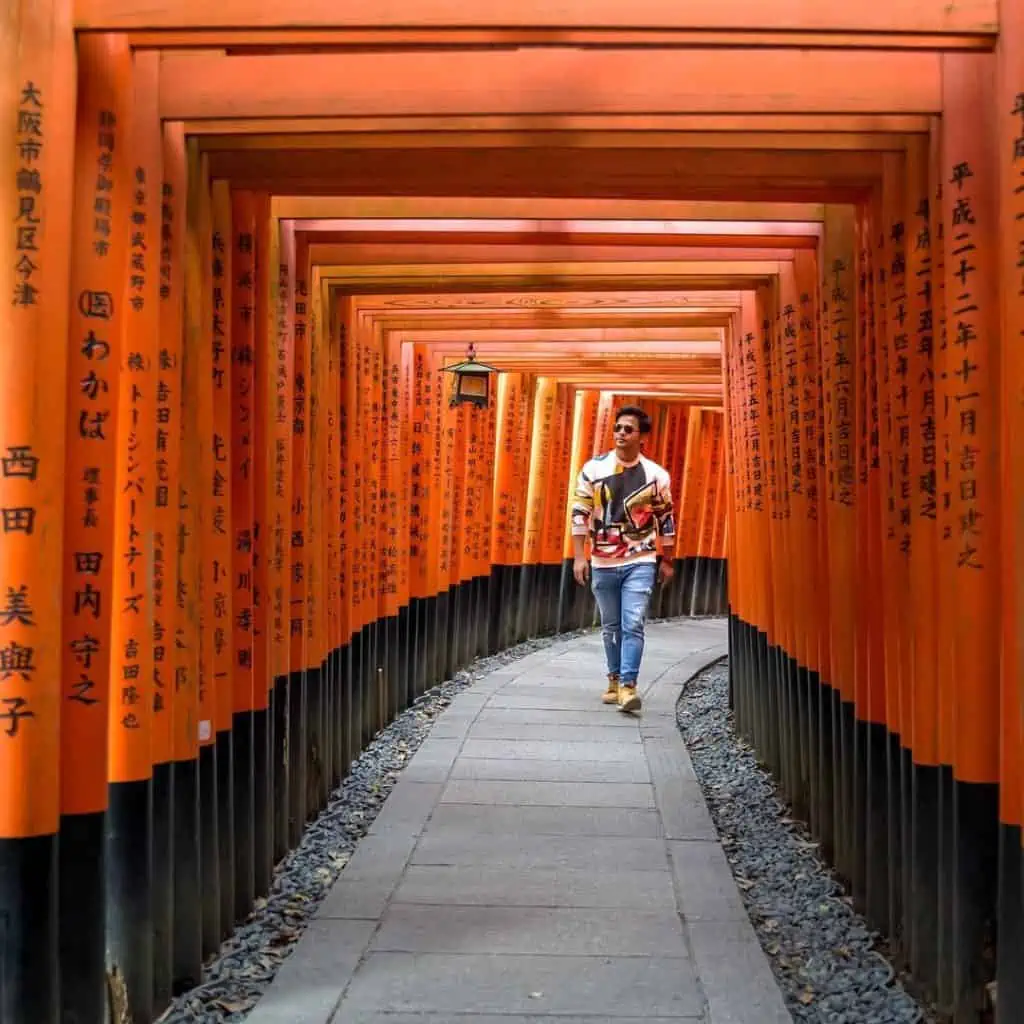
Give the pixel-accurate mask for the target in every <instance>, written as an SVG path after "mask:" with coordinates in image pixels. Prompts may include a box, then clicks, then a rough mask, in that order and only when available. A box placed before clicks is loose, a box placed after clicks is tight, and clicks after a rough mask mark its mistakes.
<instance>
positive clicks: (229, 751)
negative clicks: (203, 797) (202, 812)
mask: <svg viewBox="0 0 1024 1024" xmlns="http://www.w3.org/2000/svg"><path fill="white" fill-rule="evenodd" d="M234 760H235V751H234V738H233V737H232V735H231V730H230V729H225V730H224V731H223V732H219V733H217V848H218V850H219V851H220V863H219V864H218V866H217V878H218V885H219V888H220V939H221V942H223V941H224V940H225V939H226V938H227V937H228V936H229V935H230V934H231V933H232V931H234V923H235V767H234Z"/></svg>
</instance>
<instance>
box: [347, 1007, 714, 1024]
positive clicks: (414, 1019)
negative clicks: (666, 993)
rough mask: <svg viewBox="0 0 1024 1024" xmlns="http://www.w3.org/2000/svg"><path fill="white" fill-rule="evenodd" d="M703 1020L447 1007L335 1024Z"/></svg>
mask: <svg viewBox="0 0 1024 1024" xmlns="http://www.w3.org/2000/svg"><path fill="white" fill-rule="evenodd" d="M696 1020H703V1017H649V1016H644V1017H608V1016H606V1015H603V1014H602V1015H601V1016H598V1017H594V1016H590V1015H588V1016H586V1017H577V1016H575V1015H573V1016H571V1017H566V1016H564V1015H562V1014H558V1015H551V1014H546V1013H545V1014H536V1013H530V1014H519V1013H513V1014H508V1013H499V1014H490V1013H487V1014H483V1015H481V1014H479V1013H453V1012H451V1011H448V1010H446V1011H445V1012H443V1013H375V1012H374V1011H373V1010H370V1011H368V1012H366V1013H362V1012H359V1011H357V1012H356V1013H354V1014H350V1013H348V1011H346V1012H345V1016H344V1017H343V1018H342V1017H336V1018H335V1024H341V1022H342V1021H344V1024H598V1022H600V1021H610V1022H613V1024H680V1021H696Z"/></svg>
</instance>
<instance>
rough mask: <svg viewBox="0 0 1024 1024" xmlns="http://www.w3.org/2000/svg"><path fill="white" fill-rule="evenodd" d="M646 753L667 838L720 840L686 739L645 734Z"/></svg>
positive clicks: (670, 735)
mask: <svg viewBox="0 0 1024 1024" xmlns="http://www.w3.org/2000/svg"><path fill="white" fill-rule="evenodd" d="M643 749H644V753H645V754H646V755H647V765H648V768H649V769H650V772H651V781H652V782H653V784H654V799H655V801H656V803H657V806H658V812H659V813H660V814H661V820H662V823H663V825H664V827H665V837H666V838H667V839H711V840H717V839H718V832H717V830H716V829H715V825H714V822H713V821H712V820H711V813H710V812H709V811H708V808H707V803H706V802H705V800H704V796H703V794H702V793H701V791H700V787H699V785H698V784H697V780H696V777H695V776H694V775H693V768H692V766H690V762H689V758H688V757H687V758H685V759H684V757H683V754H684V753H685V750H686V748H685V746H684V745H683V741H682V739H681V738H679V737H678V733H677V734H676V736H675V737H673V736H672V734H671V733H665V734H664V735H662V736H654V737H645V738H644V743H643Z"/></svg>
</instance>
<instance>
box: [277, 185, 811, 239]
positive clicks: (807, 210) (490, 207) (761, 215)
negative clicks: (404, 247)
mask: <svg viewBox="0 0 1024 1024" xmlns="http://www.w3.org/2000/svg"><path fill="white" fill-rule="evenodd" d="M274 212H275V214H276V215H277V216H278V217H281V218H282V219H285V220H289V219H294V220H296V221H298V222H299V223H297V224H296V230H299V231H302V230H314V229H318V228H319V227H321V226H322V225H320V224H319V223H312V222H313V221H317V222H319V221H323V220H335V221H338V222H341V223H343V222H345V221H354V220H355V219H359V218H374V219H378V220H392V221H398V220H403V219H406V220H407V219H410V218H412V219H420V220H448V221H451V220H463V221H466V222H470V221H480V220H484V221H486V222H487V224H488V226H490V225H492V224H493V225H494V229H495V230H497V231H500V230H517V229H516V228H514V227H512V226H511V222H513V221H520V222H522V221H538V220H540V221H545V220H546V221H551V222H552V223H553V224H559V223H576V222H578V221H605V222H607V226H606V227H605V230H608V231H613V230H615V226H614V225H615V223H616V222H624V221H625V222H637V223H646V224H648V225H650V230H652V231H655V230H657V223H656V222H666V223H668V222H676V223H681V224H682V225H683V226H684V227H685V229H686V230H687V231H697V230H699V229H698V227H697V225H699V224H702V223H704V222H707V221H714V222H716V223H717V222H721V221H731V222H737V223H739V222H745V223H751V222H755V221H766V222H769V223H771V224H773V225H775V224H780V223H783V222H799V223H800V224H801V225H802V224H804V223H808V222H817V223H820V222H821V221H822V220H823V219H824V216H825V208H824V206H823V205H822V204H820V203H809V202H793V203H785V202H772V203H752V202H750V201H749V200H741V201H730V202H720V201H705V200H696V201H693V200H690V201H685V200H684V201H681V200H679V199H669V200H649V199H644V198H638V197H636V196H629V197H626V198H623V199H600V198H597V199H595V198H593V197H581V198H569V199H552V198H550V197H547V196H530V197H528V198H524V197H522V196H487V197H481V196H381V194H380V193H378V192H372V193H367V194H366V195H360V196H338V195H333V196H331V195H327V196H306V195H289V194H286V193H279V194H278V195H276V196H275V197H274ZM506 223H508V224H509V226H508V227H506V226H505V224H506ZM690 225H693V226H692V227H691V226H690ZM708 230H715V228H714V227H711V228H709V229H708Z"/></svg>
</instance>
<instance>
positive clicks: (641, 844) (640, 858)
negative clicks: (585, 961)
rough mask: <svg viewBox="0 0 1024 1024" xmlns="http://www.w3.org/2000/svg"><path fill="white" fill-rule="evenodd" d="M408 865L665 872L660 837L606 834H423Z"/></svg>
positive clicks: (441, 832)
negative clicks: (642, 837)
mask: <svg viewBox="0 0 1024 1024" xmlns="http://www.w3.org/2000/svg"><path fill="white" fill-rule="evenodd" d="M410 863H412V864H453V865H463V864H465V865H477V864H489V865H491V866H492V867H500V868H509V869H513V870H514V869H524V868H531V867H538V868H539V867H549V868H559V867H560V868H574V869H576V870H578V871H602V870H608V869H610V868H612V867H614V866H617V867H619V868H621V869H623V870H626V869H628V870H630V871H668V857H667V854H666V851H665V844H664V843H663V842H662V841H661V840H660V839H635V838H626V837H622V838H619V837H615V838H612V837H608V836H598V837H594V836H545V837H544V838H543V839H538V838H537V837H536V836H534V837H530V836H487V835H466V834H464V833H460V834H452V833H445V832H444V831H439V832H437V833H436V834H432V833H431V831H430V828H429V826H428V828H427V831H426V833H425V835H424V836H423V838H422V839H420V841H419V843H418V844H417V846H416V849H415V850H414V851H413V855H412V858H411V860H410Z"/></svg>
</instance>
